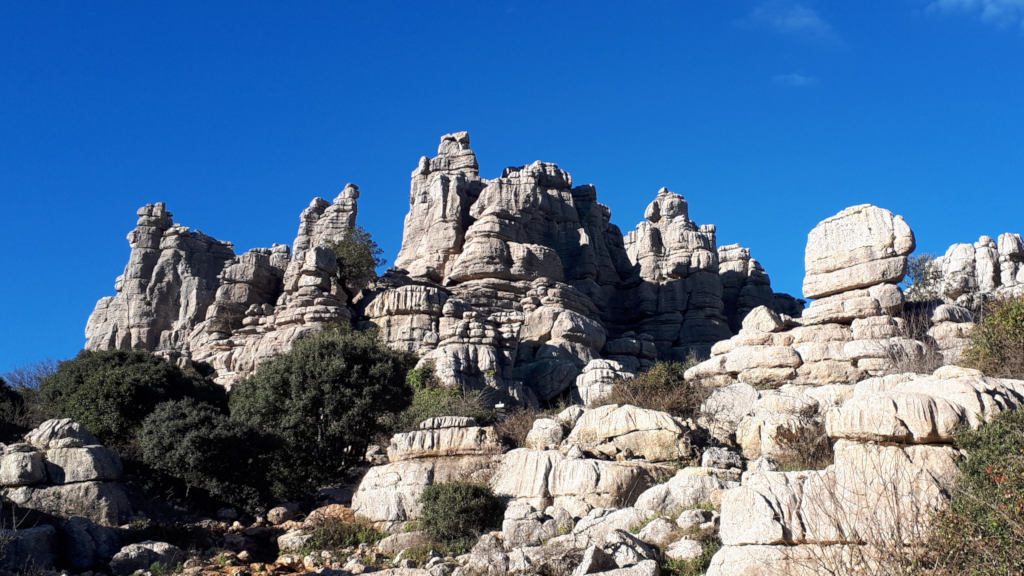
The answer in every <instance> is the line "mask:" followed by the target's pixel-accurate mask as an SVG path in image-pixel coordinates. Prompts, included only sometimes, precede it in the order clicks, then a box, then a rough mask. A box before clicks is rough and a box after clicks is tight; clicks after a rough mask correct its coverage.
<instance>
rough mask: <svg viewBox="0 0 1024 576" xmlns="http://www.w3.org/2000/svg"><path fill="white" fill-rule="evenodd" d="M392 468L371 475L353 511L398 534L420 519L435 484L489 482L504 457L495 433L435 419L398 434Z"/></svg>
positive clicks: (374, 469)
mask: <svg viewBox="0 0 1024 576" xmlns="http://www.w3.org/2000/svg"><path fill="white" fill-rule="evenodd" d="M387 453H388V460H389V461H388V463H387V464H383V465H380V466H374V467H372V468H370V469H369V471H367V473H366V475H365V476H364V477H363V479H362V482H360V484H359V488H358V489H357V490H356V492H355V495H354V496H353V498H352V510H353V511H354V512H356V513H357V514H359V515H360V516H362V517H363V518H366V519H367V520H370V521H371V522H373V523H374V524H376V525H377V526H379V527H380V528H381V529H384V530H391V531H400V530H401V528H402V527H404V526H405V525H406V524H407V523H408V522H410V521H412V520H416V519H418V518H419V514H420V507H421V506H420V496H421V495H422V494H423V491H424V490H425V489H426V488H427V486H430V485H431V484H435V483H442V482H453V481H468V480H473V481H477V482H487V481H488V480H489V479H490V477H491V474H492V472H493V469H494V467H495V464H496V459H497V458H498V455H499V454H500V453H501V444H500V443H499V442H498V437H497V434H496V433H495V431H494V428H493V427H490V426H478V425H477V423H476V422H475V421H474V420H473V419H472V418H457V417H445V418H431V419H429V420H425V421H424V422H422V423H421V424H420V426H419V428H418V429H416V430H414V431H412V432H405V433H400V434H395V435H394V436H393V437H392V438H391V442H390V444H389V445H388V449H387Z"/></svg>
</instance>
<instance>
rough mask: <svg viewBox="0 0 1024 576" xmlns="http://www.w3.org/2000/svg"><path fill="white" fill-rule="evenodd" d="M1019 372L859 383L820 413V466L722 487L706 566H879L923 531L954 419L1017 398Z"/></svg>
mask: <svg viewBox="0 0 1024 576" xmlns="http://www.w3.org/2000/svg"><path fill="white" fill-rule="evenodd" d="M1022 403H1024V381H1019V380H1001V379H995V378H985V377H983V376H982V375H981V373H980V372H978V371H975V370H967V369H963V368H957V367H943V368H940V369H939V370H937V371H936V372H935V373H934V374H932V375H920V374H912V373H907V374H896V375H891V376H884V377H876V378H870V379H867V380H864V381H861V382H859V383H858V384H857V385H856V386H855V387H854V389H853V393H852V396H851V397H850V398H849V399H848V400H847V401H846V402H844V403H842V404H841V405H838V406H835V407H833V408H831V409H829V411H828V412H827V415H826V418H825V429H826V431H827V434H828V437H829V438H830V439H831V440H832V441H834V447H833V450H834V454H835V461H834V463H833V464H832V465H830V466H828V467H827V468H825V469H824V470H810V471H800V472H748V473H747V474H746V475H744V478H743V482H742V485H741V486H740V487H737V488H734V489H731V490H727V491H726V492H725V493H724V494H723V495H722V518H721V531H720V536H721V539H722V543H723V544H724V545H725V547H724V548H722V550H721V551H719V552H718V553H717V554H716V555H715V557H714V559H713V560H712V562H711V568H710V570H709V572H708V574H709V575H727V574H728V575H730V576H731V575H736V574H751V575H752V574H764V573H783V574H818V573H822V572H826V571H828V566H830V565H832V566H836V565H841V566H843V568H844V570H845V571H844V573H864V574H869V573H877V571H875V570H877V569H878V568H879V565H885V560H886V554H887V553H892V552H893V551H894V550H896V549H899V548H901V547H903V546H915V545H919V544H921V543H922V542H924V539H925V538H926V536H927V531H928V525H929V520H930V518H931V515H932V514H934V512H935V511H937V510H939V509H940V508H941V507H942V506H943V505H944V504H945V503H946V502H947V501H948V498H949V494H950V489H951V488H952V485H953V483H954V482H955V480H956V477H957V473H958V470H957V462H958V460H959V458H960V453H959V452H958V451H957V450H955V449H954V448H953V447H952V445H951V443H952V440H953V433H954V431H955V430H957V429H958V428H960V427H963V426H969V427H972V428H977V427H978V426H980V425H981V424H983V423H984V422H986V421H988V420H990V419H991V418H992V417H993V416H995V415H996V414H998V413H1000V412H1002V411H1005V410H1013V409H1019V408H1020V407H1021V405H1022Z"/></svg>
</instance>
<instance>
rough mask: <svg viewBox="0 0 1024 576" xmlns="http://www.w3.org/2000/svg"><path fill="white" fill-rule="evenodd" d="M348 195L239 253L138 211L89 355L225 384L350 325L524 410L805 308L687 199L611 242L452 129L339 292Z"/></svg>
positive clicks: (586, 215) (601, 210)
mask: <svg viewBox="0 0 1024 576" xmlns="http://www.w3.org/2000/svg"><path fill="white" fill-rule="evenodd" d="M358 197H359V190H358V188H357V187H355V186H354V185H348V186H346V187H345V189H344V190H343V191H342V192H341V194H340V195H339V196H338V197H337V198H336V199H335V200H334V201H333V202H327V201H325V200H323V199H319V198H317V199H314V200H313V202H312V203H311V204H310V205H309V207H308V208H307V209H306V210H305V211H303V213H302V216H301V217H300V226H299V231H298V234H297V235H296V238H295V241H294V242H293V244H292V246H291V248H290V249H289V247H287V246H284V245H275V246H274V247H272V248H257V249H253V250H250V251H248V252H246V253H244V254H240V255H235V254H234V251H233V247H232V246H231V244H230V243H225V242H220V241H217V240H215V239H213V238H210V237H209V236H206V235H204V234H202V233H200V232H197V231H192V230H189V229H188V228H185V227H183V226H180V225H177V224H174V222H173V219H172V216H171V214H170V212H168V211H167V209H166V207H165V206H164V205H163V204H153V205H147V206H145V207H143V208H141V209H140V210H139V220H138V224H137V227H136V229H135V230H133V231H132V233H131V234H130V235H129V244H130V245H131V255H130V257H129V263H128V265H127V266H126V268H125V272H124V274H123V275H122V276H121V277H120V278H119V279H118V281H117V283H116V284H115V288H116V289H117V295H116V296H111V297H105V298H103V299H101V300H100V301H99V302H98V303H97V306H96V309H95V310H94V312H93V314H92V316H91V317H90V319H89V322H88V324H87V327H86V348H87V349H90V350H99V349H110V348H115V349H143V350H149V351H153V352H157V353H159V354H163V355H165V356H168V357H170V358H172V359H175V360H177V361H179V362H182V363H188V362H193V363H205V364H208V365H209V366H210V368H211V369H212V371H213V373H214V375H215V378H216V380H217V381H218V382H220V383H222V384H225V385H229V386H230V385H231V384H233V383H235V382H237V381H238V380H240V379H241V378H244V377H245V376H246V375H248V374H250V373H251V372H252V371H253V370H254V369H255V367H256V366H257V365H258V364H259V363H260V362H261V361H263V360H265V359H266V358H269V357H270V356H272V355H274V354H276V353H279V352H281V351H283V350H286V349H288V347H289V346H290V344H291V342H293V341H294V340H295V339H297V338H300V337H301V336H302V335H304V334H307V333H309V332H311V331H315V330H320V329H323V328H324V327H327V326H332V325H348V324H352V323H354V324H356V325H357V326H358V327H370V326H373V327H376V328H378V329H379V330H380V333H381V335H382V337H383V338H384V339H385V340H386V341H387V342H389V343H390V344H391V345H393V346H395V347H397V348H402V349H406V350H409V351H412V352H415V353H417V354H418V355H420V356H421V358H422V362H423V363H424V364H431V365H432V366H433V367H434V370H435V371H436V373H437V374H438V376H439V377H440V379H441V381H442V382H444V383H445V384H447V385H450V386H461V387H464V388H467V389H478V390H484V391H486V392H488V393H489V394H490V395H491V396H492V397H493V399H494V400H495V401H511V402H518V403H526V404H536V403H538V402H543V401H547V400H551V399H553V398H556V397H560V396H566V395H568V396H575V397H577V398H578V397H580V396H581V394H582V393H581V392H579V391H578V390H576V385H577V381H578V379H579V378H581V377H583V375H586V374H593V373H595V372H596V371H598V370H604V371H606V372H608V371H614V373H615V375H616V376H625V375H628V374H632V373H635V372H636V371H638V370H640V369H643V368H645V367H647V366H650V365H651V364H652V363H653V361H654V360H656V359H659V358H661V359H667V358H672V359H682V358H684V357H686V356H687V355H689V354H692V353H697V354H704V353H706V352H707V351H708V349H709V348H710V347H711V346H712V345H713V344H714V343H715V342H717V341H719V340H721V339H722V338H726V337H728V336H729V335H731V334H732V329H731V328H730V326H733V327H735V326H738V325H739V322H740V320H741V319H742V317H743V316H744V315H745V314H746V313H748V312H749V311H750V310H752V309H753V308H755V307H757V306H760V305H765V306H769V307H773V308H774V309H777V310H779V311H781V312H784V313H788V314H790V315H795V314H798V313H799V311H800V308H801V305H800V302H799V301H796V300H794V299H793V298H791V297H788V296H785V295H779V294H775V293H774V292H772V290H771V284H770V280H769V279H768V275H767V274H766V273H765V272H764V270H763V268H761V266H760V265H759V264H758V263H757V261H756V260H755V259H753V258H751V256H750V252H749V250H747V249H745V248H743V247H740V246H738V245H730V246H723V247H721V249H719V247H718V246H717V243H716V235H715V227H714V226H712V225H697V224H695V223H693V222H692V221H691V220H690V219H689V213H688V206H687V202H686V200H685V199H684V198H683V197H682V196H680V195H678V194H674V193H672V192H670V191H668V190H667V189H662V190H660V191H658V193H657V195H656V197H655V199H654V201H652V202H651V204H650V205H649V206H648V208H647V210H646V212H645V216H644V221H643V222H641V223H640V224H639V225H638V226H637V228H636V230H634V231H632V232H630V233H629V234H628V235H626V236H625V237H624V236H623V235H622V233H621V232H620V230H619V228H618V227H617V226H615V225H614V224H612V223H611V213H610V211H609V210H608V208H607V207H605V206H603V205H601V204H600V203H598V201H597V192H596V189H595V188H594V187H593V186H591V185H574V184H573V181H572V177H571V176H570V175H569V174H568V173H567V172H565V171H564V170H562V169H561V168H559V167H558V166H557V165H555V164H551V163H546V162H534V163H532V164H529V165H526V166H519V167H512V168H508V169H506V170H505V171H504V172H503V173H502V174H501V176H500V177H498V178H495V179H485V178H481V177H480V174H479V166H478V163H477V160H476V154H475V153H474V152H473V150H472V149H471V148H470V140H469V135H468V134H467V133H465V132H458V133H454V134H447V135H445V136H443V137H442V138H441V142H440V145H439V146H438V151H437V155H436V156H434V157H433V158H427V157H424V158H421V160H420V162H419V164H418V166H417V168H416V170H414V171H413V173H412V179H411V184H410V193H409V204H410V207H409V212H408V214H407V216H406V218H405V227H404V233H403V242H402V248H401V250H400V252H399V254H398V256H397V258H396V260H395V268H394V269H392V270H390V271H389V272H388V273H387V274H385V275H384V276H383V277H381V278H380V279H378V281H377V282H376V283H374V285H372V286H370V287H369V288H367V289H366V290H363V291H362V292H361V293H350V291H349V290H348V288H347V287H346V286H345V281H344V279H342V278H339V277H338V270H337V267H336V264H335V258H334V254H333V250H332V248H331V245H332V243H335V242H338V241H340V240H342V239H344V238H345V237H346V236H347V235H348V234H349V233H350V231H351V230H352V229H353V227H354V226H355V223H356V214H357V205H356V204H357V199H358ZM602 361H604V362H607V363H605V364H600V362H602ZM592 362H598V364H595V365H594V366H591V367H590V368H589V369H588V365H589V364H591V363H592ZM588 385H589V384H588ZM583 393H585V392H583Z"/></svg>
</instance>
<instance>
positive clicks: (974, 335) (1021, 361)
mask: <svg viewBox="0 0 1024 576" xmlns="http://www.w3.org/2000/svg"><path fill="white" fill-rule="evenodd" d="M963 364H964V365H965V366H969V367H971V368H977V369H978V370H981V371H982V372H984V373H985V374H986V375H988V376H996V377H1001V378H1024V298H1021V299H1013V300H1003V301H999V302H993V303H992V304H990V305H989V306H988V307H987V308H986V310H985V313H984V315H983V317H982V319H981V322H979V323H978V324H977V325H976V326H975V327H974V329H973V330H972V331H971V343H970V346H968V348H967V350H966V351H964V358H963Z"/></svg>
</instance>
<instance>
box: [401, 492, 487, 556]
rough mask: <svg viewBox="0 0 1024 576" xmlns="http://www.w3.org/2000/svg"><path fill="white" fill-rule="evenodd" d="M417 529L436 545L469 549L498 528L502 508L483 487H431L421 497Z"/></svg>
mask: <svg viewBox="0 0 1024 576" xmlns="http://www.w3.org/2000/svg"><path fill="white" fill-rule="evenodd" d="M420 502H421V503H422V504H423V511H422V513H421V514H420V526H421V527H422V528H423V531H424V532H426V534H427V536H429V537H430V538H432V539H433V540H435V541H436V542H438V543H441V544H447V545H450V546H452V545H454V546H456V547H458V545H464V546H465V547H467V548H468V547H469V546H470V545H472V542H473V541H474V540H475V539H476V538H477V537H478V536H479V535H480V534H481V533H482V532H484V531H486V530H490V529H493V528H496V527H498V526H500V525H501V521H502V515H503V513H504V507H503V506H502V502H501V500H499V499H498V498H497V497H496V496H495V495H494V493H493V492H491V489H490V488H489V487H487V486H486V485H482V484H473V483H469V482H449V483H442V484H433V485H431V486H428V487H427V489H426V490H424V491H423V495H422V496H421V497H420Z"/></svg>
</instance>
